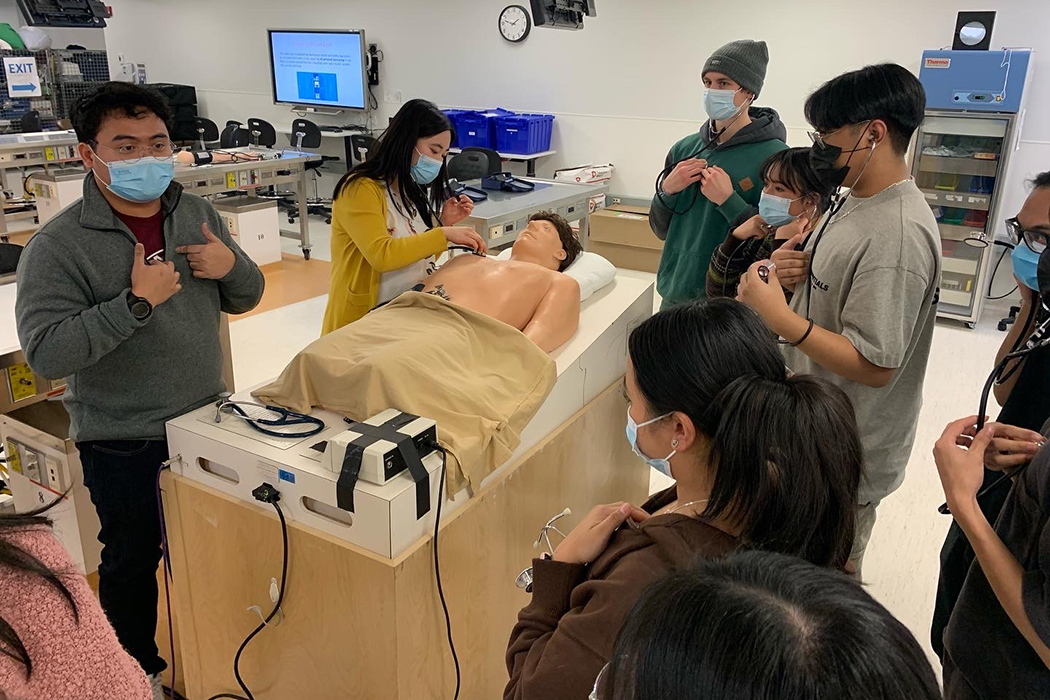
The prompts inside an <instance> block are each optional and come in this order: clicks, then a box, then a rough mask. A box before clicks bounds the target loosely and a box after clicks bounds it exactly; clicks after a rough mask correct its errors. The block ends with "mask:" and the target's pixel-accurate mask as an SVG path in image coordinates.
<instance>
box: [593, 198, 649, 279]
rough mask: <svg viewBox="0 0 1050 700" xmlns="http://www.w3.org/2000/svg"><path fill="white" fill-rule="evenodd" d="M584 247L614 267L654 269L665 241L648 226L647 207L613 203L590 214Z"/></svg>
mask: <svg viewBox="0 0 1050 700" xmlns="http://www.w3.org/2000/svg"><path fill="white" fill-rule="evenodd" d="M587 249H588V250H589V251H591V252H592V253H597V254H598V255H601V256H602V257H604V258H606V259H607V260H608V261H609V262H611V263H612V264H613V265H615V266H616V267H622V268H624V269H627V270H641V271H643V272H656V271H657V270H658V269H659V268H660V256H661V254H662V253H663V249H664V242H663V241H661V240H660V239H659V238H657V237H656V234H655V233H653V230H652V229H651V228H649V207H640V206H632V205H628V204H612V205H610V206H609V207H608V208H606V209H602V210H601V211H596V212H595V213H594V214H592V215H591V228H590V240H589V241H588V247H587Z"/></svg>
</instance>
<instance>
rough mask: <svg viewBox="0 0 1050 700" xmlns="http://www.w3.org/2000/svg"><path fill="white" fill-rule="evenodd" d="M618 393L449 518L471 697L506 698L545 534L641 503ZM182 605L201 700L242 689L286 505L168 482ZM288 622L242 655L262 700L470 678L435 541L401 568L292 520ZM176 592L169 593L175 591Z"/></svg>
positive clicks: (182, 636) (418, 688) (379, 691)
mask: <svg viewBox="0 0 1050 700" xmlns="http://www.w3.org/2000/svg"><path fill="white" fill-rule="evenodd" d="M625 413H626V405H625V403H624V399H623V397H622V395H621V392H620V388H619V384H617V385H616V386H613V387H610V388H609V389H608V390H607V391H606V392H604V393H603V394H602V395H600V396H599V397H598V398H597V399H595V400H594V401H593V402H592V403H591V404H589V405H588V406H586V407H585V408H584V409H583V410H582V411H580V412H579V413H578V414H576V415H575V416H574V417H573V418H572V419H571V420H569V421H568V422H567V423H566V424H565V425H564V426H562V427H561V428H560V429H559V430H558V431H557V432H555V433H554V434H553V435H551V436H550V437H549V438H548V439H547V440H545V441H544V442H542V443H540V445H538V446H537V447H536V448H535V449H534V450H532V451H530V452H529V453H528V454H526V455H525V456H524V457H523V458H522V459H521V460H520V461H519V462H518V463H516V464H515V465H513V466H511V467H510V468H509V469H508V470H507V471H505V472H504V473H503V474H502V475H501V476H500V477H498V478H497V479H495V480H494V482H493V483H492V484H490V485H488V486H486V487H485V488H483V489H482V490H481V491H480V492H479V493H478V494H476V495H475V497H474V498H473V499H471V501H470V502H469V503H467V504H466V505H465V506H463V507H462V508H460V509H459V510H458V511H456V512H455V513H454V514H452V515H451V516H450V517H449V518H447V519H445V522H443V523H442V526H441V530H440V535H439V543H440V549H439V551H440V555H441V575H442V581H443V584H444V590H445V596H446V600H447V602H448V606H449V610H450V613H451V617H452V634H453V637H454V639H455V642H456V650H457V652H458V654H459V659H460V663H461V667H462V676H463V688H462V692H461V695H460V697H462V698H464V700H474V699H479V700H481V699H484V700H490V699H491V698H498V697H501V696H502V690H503V687H504V685H505V684H506V681H507V670H506V666H505V664H504V652H505V650H506V645H507V640H508V638H509V635H510V631H511V628H512V626H513V625H514V622H515V620H516V616H517V612H518V610H519V609H520V608H521V607H522V606H523V605H525V604H526V603H527V602H528V599H529V596H528V594H526V593H525V592H524V591H521V590H519V589H517V588H516V587H515V586H514V579H515V577H516V576H517V575H518V573H519V572H520V571H521V570H522V569H523V568H525V567H526V566H528V565H529V563H530V561H531V559H532V557H534V556H536V555H537V552H536V550H534V549H533V547H532V543H533V541H534V540H535V539H536V535H537V534H538V532H539V529H540V527H541V526H542V525H543V524H544V523H545V522H546V521H547V520H548V519H549V518H550V517H551V516H553V515H554V514H556V513H558V512H560V511H561V510H562V509H563V508H565V507H569V508H571V509H572V511H573V514H572V516H570V518H568V520H569V522H568V523H566V525H567V526H569V527H571V526H572V524H575V523H576V522H578V521H579V519H580V518H581V517H583V515H584V514H586V513H587V512H588V511H589V510H590V508H591V507H593V506H594V505H597V504H599V503H609V502H613V501H617V500H628V501H631V502H633V503H641V502H642V501H644V500H645V498H646V496H647V494H648V487H649V468H648V467H647V466H646V465H645V464H644V463H643V462H642V461H641V460H639V459H637V458H636V457H635V456H634V455H633V454H632V453H631V450H630V447H629V446H628V444H627V441H626V440H625V439H624V436H623V423H624V415H625ZM164 491H165V493H164V500H165V511H166V513H167V527H168V537H169V539H170V545H171V555H172V566H173V569H174V578H175V581H174V586H173V589H172V596H173V600H172V605H173V606H174V608H175V612H174V615H175V616H176V618H177V619H178V623H179V625H178V626H179V647H180V650H181V658H180V659H179V666H180V669H181V670H180V676H184V677H185V682H186V689H187V691H188V695H187V697H188V699H189V700H205V699H206V698H208V697H210V696H211V695H213V694H215V693H220V692H231V691H237V692H240V691H239V690H238V689H237V684H236V681H235V680H234V677H233V657H234V654H235V653H236V651H237V647H238V646H239V645H240V643H241V641H242V640H243V639H244V637H245V636H246V635H247V634H248V633H249V632H250V631H251V630H252V629H253V628H254V627H255V626H256V625H258V624H259V620H260V618H259V615H258V614H257V613H256V612H255V611H253V610H249V609H248V608H250V607H251V606H258V607H259V609H261V610H262V611H263V614H265V613H266V612H268V611H269V610H270V608H271V607H272V604H271V603H270V598H269V594H268V590H269V587H270V580H271V578H275V579H277V580H278V581H279V580H280V574H281V529H280V524H279V522H278V520H277V516H276V513H275V512H274V510H273V508H272V507H271V506H268V505H263V504H261V503H260V504H249V503H244V502H241V501H238V500H236V499H233V498H230V497H228V496H226V495H224V494H221V493H219V492H217V491H214V490H212V489H209V488H207V487H205V486H202V485H200V484H197V483H195V482H192V481H188V480H186V479H183V478H181V477H176V476H173V475H171V474H166V475H165V477H164ZM288 529H289V558H288V583H287V590H286V592H285V599H284V604H283V612H284V614H283V616H278V617H277V618H275V620H274V622H273V623H271V625H270V626H269V628H268V629H265V630H263V631H262V632H261V633H260V634H259V635H258V636H257V637H256V638H255V639H254V640H253V641H252V643H251V645H250V646H249V647H248V649H247V650H246V651H245V652H244V654H243V655H242V658H241V666H240V670H241V676H242V677H243V678H244V679H245V682H246V683H247V684H248V685H249V687H250V688H251V690H252V693H253V694H254V695H255V696H256V697H257V698H259V699H260V700H267V699H269V698H274V699H280V700H284V699H286V698H288V699H291V698H310V699H311V700H324V699H326V698H333V699H334V698H340V699H342V698H355V700H369V699H375V700H401V699H403V700H420V699H422V698H451V697H452V695H453V690H454V687H455V672H454V668H453V665H452V656H451V654H450V652H449V649H448V643H447V640H446V632H445V620H444V616H443V614H442V611H441V605H440V601H439V599H438V594H437V586H436V584H435V578H434V556H433V545H432V542H431V538H430V537H428V538H426V539H424V540H421V541H420V542H418V543H417V544H416V545H415V546H413V547H412V548H411V549H409V550H408V551H407V552H405V553H404V554H403V555H402V556H401V557H399V558H397V559H394V560H390V559H385V558H383V557H379V556H376V555H375V554H373V553H370V552H367V551H365V550H362V549H358V548H356V547H353V546H351V545H349V544H347V543H346V542H343V541H341V540H339V539H336V538H333V537H331V536H329V535H327V534H324V533H321V532H318V531H316V530H313V529H311V528H308V527H304V526H302V525H299V524H297V523H293V522H290V523H289V528H288ZM162 595H163V594H162Z"/></svg>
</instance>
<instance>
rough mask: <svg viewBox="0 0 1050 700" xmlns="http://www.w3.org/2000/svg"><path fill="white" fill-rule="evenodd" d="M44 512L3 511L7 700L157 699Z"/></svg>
mask: <svg viewBox="0 0 1050 700" xmlns="http://www.w3.org/2000/svg"><path fill="white" fill-rule="evenodd" d="M44 511H46V508H45V509H42V510H40V511H36V512H34V513H28V514H22V515H0V592H2V594H0V700H56V699H57V698H77V699H78V700H104V699H105V700H111V699H112V698H121V700H150V698H152V697H153V693H152V691H151V688H150V682H149V680H147V678H146V674H145V673H144V672H143V671H142V668H141V667H140V666H139V665H138V663H136V662H135V660H134V659H132V658H131V656H129V655H128V653H127V652H126V651H125V650H124V648H123V647H121V646H120V643H119V642H118V641H117V635H116V633H114V632H113V627H112V626H110V624H109V621H108V620H107V619H106V616H105V614H104V613H103V612H102V607H101V606H100V605H99V602H98V599H97V598H95V595H94V593H92V591H91V589H90V588H89V587H88V584H87V581H85V580H84V577H83V576H82V575H81V574H80V573H79V572H78V571H77V570H76V567H75V566H74V565H73V562H72V561H71V560H70V558H69V555H68V554H67V553H66V551H65V550H64V549H63V548H62V545H61V544H60V543H59V541H58V540H57V539H55V536H54V535H53V534H52V533H51V528H50V526H49V525H50V523H49V521H48V520H47V518H46V517H45V516H44V514H43V513H44Z"/></svg>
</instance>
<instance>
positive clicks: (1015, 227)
mask: <svg viewBox="0 0 1050 700" xmlns="http://www.w3.org/2000/svg"><path fill="white" fill-rule="evenodd" d="M1006 232H1007V233H1009V234H1010V239H1011V240H1012V241H1013V242H1014V243H1018V244H1019V243H1020V242H1021V241H1024V243H1025V245H1026V246H1028V247H1029V248H1030V249H1031V250H1032V252H1034V253H1042V252H1043V251H1044V250H1046V241H1047V238H1050V231H1048V230H1046V229H1043V230H1035V229H1026V228H1025V227H1024V226H1022V225H1021V222H1019V221H1018V220H1017V217H1016V216H1015V217H1014V218H1012V219H1007V220H1006Z"/></svg>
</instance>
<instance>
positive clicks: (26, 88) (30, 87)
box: [11, 83, 36, 92]
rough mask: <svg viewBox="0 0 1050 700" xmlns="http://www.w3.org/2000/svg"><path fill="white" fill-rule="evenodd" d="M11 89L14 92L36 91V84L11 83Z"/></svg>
mask: <svg viewBox="0 0 1050 700" xmlns="http://www.w3.org/2000/svg"><path fill="white" fill-rule="evenodd" d="M11 89H12V90H14V91H15V92H36V85H33V84H32V83H30V84H29V85H12V86H11Z"/></svg>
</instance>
